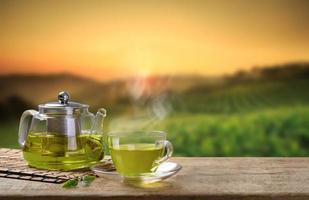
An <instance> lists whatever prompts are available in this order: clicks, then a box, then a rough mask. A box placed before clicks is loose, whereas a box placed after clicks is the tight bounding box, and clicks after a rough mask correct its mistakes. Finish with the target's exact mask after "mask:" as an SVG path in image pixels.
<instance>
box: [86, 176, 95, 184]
mask: <svg viewBox="0 0 309 200" xmlns="http://www.w3.org/2000/svg"><path fill="white" fill-rule="evenodd" d="M95 178H96V177H95V176H91V175H86V176H83V182H84V183H86V184H88V185H89V184H90V183H91V182H92V181H94V180H95Z"/></svg>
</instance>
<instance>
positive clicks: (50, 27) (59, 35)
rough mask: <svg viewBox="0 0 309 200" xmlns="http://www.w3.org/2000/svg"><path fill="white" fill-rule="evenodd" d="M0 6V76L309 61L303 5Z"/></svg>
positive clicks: (216, 70) (238, 0)
mask: <svg viewBox="0 0 309 200" xmlns="http://www.w3.org/2000/svg"><path fill="white" fill-rule="evenodd" d="M0 4H1V5H0V27H1V31H0V74H7V73H58V72H69V73H74V74H78V75H83V76H88V77H92V78H95V79H97V80H109V79H113V78H121V77H126V76H131V75H135V74H139V73H141V74H145V73H146V74H171V75H175V74H195V73H197V74H205V75H220V74H225V73H232V72H234V71H236V70H239V69H248V68H250V67H252V66H256V65H267V64H276V63H284V62H293V61H307V60H309V37H308V35H309V23H308V20H309V14H308V12H307V10H308V9H309V3H308V1H305V0H304V1H302V0H298V1H293V0H290V1H288V0H281V1H278V0H269V1H258V0H252V1H246V0H235V1H229V0H219V1H208V0H204V1H198V0H194V1H185V0H183V1H182V0H178V1H176V0H175V1H172V0H168V1H138V0H136V1H68V0H67V1H61V2H59V1H49V0H46V1H15V0H10V1H1V2H0Z"/></svg>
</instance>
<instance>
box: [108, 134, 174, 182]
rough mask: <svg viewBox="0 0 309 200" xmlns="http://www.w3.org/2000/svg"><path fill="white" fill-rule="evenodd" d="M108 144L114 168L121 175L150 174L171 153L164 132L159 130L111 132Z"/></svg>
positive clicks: (171, 147)
mask: <svg viewBox="0 0 309 200" xmlns="http://www.w3.org/2000/svg"><path fill="white" fill-rule="evenodd" d="M108 145H109V150H110V154H111V157H112V160H113V163H114V165H115V167H116V170H117V172H118V173H119V174H120V175H121V176H123V177H134V176H145V175H148V174H151V173H153V172H155V170H156V169H157V167H158V166H159V165H160V164H161V163H162V162H164V161H166V160H167V159H169V158H170V157H171V155H172V153H173V146H172V144H171V143H170V142H169V141H167V140H166V133H164V132H160V131H151V132H147V131H131V132H112V133H109V136H108ZM165 149H166V155H164V151H165Z"/></svg>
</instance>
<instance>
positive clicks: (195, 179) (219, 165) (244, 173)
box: [0, 158, 309, 200]
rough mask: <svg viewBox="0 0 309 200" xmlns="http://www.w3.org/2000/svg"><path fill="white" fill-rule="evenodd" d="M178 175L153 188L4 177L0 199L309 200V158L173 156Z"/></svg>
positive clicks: (111, 181)
mask: <svg viewBox="0 0 309 200" xmlns="http://www.w3.org/2000/svg"><path fill="white" fill-rule="evenodd" d="M172 160H173V161H175V162H178V163H180V164H182V165H183V169H182V170H181V171H180V172H179V174H177V175H176V176H175V177H172V178H170V179H168V180H166V181H164V182H162V183H161V184H157V185H156V186H153V187H148V188H136V187H132V186H128V185H125V184H124V183H122V182H121V181H120V179H119V178H116V177H105V178H98V179H96V180H95V182H94V183H93V184H92V185H91V186H89V187H80V188H76V189H63V188H62V187H61V185H56V184H49V183H40V182H30V181H23V180H14V179H6V178H0V199H21V198H22V199H24V200H25V199H40V198H44V199H57V200H60V199H77V198H80V199H87V200H92V199H102V198H103V197H104V199H136V198H137V197H139V198H141V199H160V200H163V199H192V198H194V199H202V198H205V199H210V200H221V199H229V200H231V199H232V200H233V199H252V200H261V199H271V200H277V199H278V200H279V199H280V200H281V199H284V200H286V199H287V200H289V199H297V200H303V199H306V200H308V199H309V158H173V159H172Z"/></svg>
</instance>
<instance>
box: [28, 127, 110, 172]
mask: <svg viewBox="0 0 309 200" xmlns="http://www.w3.org/2000/svg"><path fill="white" fill-rule="evenodd" d="M23 155H24V158H25V159H26V160H27V161H28V164H29V165H30V166H34V167H37V168H43V169H50V170H72V169H78V168H85V167H89V166H90V165H92V164H95V163H97V162H99V161H100V160H101V159H102V158H103V156H104V149H103V136H102V135H97V134H80V135H77V136H74V137H69V136H67V135H62V134H57V133H46V132H44V133H43V132H37V133H29V134H28V136H27V139H26V142H25V146H24V149H23Z"/></svg>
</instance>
